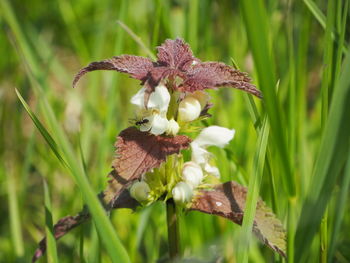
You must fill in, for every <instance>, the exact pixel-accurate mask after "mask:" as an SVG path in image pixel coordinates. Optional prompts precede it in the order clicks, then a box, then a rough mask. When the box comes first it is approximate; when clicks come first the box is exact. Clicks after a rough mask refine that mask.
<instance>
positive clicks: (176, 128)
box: [166, 119, 180, 136]
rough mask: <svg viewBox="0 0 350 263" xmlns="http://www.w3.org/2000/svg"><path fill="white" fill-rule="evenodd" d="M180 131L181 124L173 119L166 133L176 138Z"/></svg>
mask: <svg viewBox="0 0 350 263" xmlns="http://www.w3.org/2000/svg"><path fill="white" fill-rule="evenodd" d="M179 130H180V126H179V124H178V123H177V122H176V121H175V120H174V119H171V120H170V121H169V123H168V128H167V130H166V133H167V134H168V135H173V136H175V135H176V134H177V133H178V132H179Z"/></svg>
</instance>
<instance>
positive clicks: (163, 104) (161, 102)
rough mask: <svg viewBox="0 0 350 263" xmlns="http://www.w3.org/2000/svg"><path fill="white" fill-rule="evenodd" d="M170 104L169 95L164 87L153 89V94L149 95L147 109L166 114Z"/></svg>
mask: <svg viewBox="0 0 350 263" xmlns="http://www.w3.org/2000/svg"><path fill="white" fill-rule="evenodd" d="M169 102H170V94H169V91H168V89H167V88H166V87H165V86H164V85H158V86H157V87H155V89H154V92H152V93H151V95H150V97H149V100H148V104H147V107H148V108H154V109H158V110H159V111H160V112H167V110H168V107H169Z"/></svg>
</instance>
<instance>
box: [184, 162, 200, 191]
mask: <svg viewBox="0 0 350 263" xmlns="http://www.w3.org/2000/svg"><path fill="white" fill-rule="evenodd" d="M182 179H183V180H184V181H185V182H186V183H188V184H189V185H190V186H192V188H195V187H197V186H198V185H199V184H200V183H201V182H202V180H203V171H202V168H201V167H200V166H199V165H198V164H197V163H195V162H186V163H185V164H184V166H183V168H182Z"/></svg>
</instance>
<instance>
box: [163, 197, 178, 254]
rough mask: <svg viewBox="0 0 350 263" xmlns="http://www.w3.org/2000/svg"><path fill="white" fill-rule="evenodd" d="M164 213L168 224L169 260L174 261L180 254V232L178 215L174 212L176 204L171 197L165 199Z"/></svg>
mask: <svg viewBox="0 0 350 263" xmlns="http://www.w3.org/2000/svg"><path fill="white" fill-rule="evenodd" d="M166 215H167V216H166V217H167V225H168V245H169V257H170V260H171V261H174V260H176V259H177V258H179V256H180V233H179V225H178V215H177V214H176V206H175V202H174V200H173V199H169V200H167V201H166Z"/></svg>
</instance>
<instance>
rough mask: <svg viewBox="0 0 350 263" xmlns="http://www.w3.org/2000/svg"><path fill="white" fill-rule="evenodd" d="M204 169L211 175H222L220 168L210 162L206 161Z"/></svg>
mask: <svg viewBox="0 0 350 263" xmlns="http://www.w3.org/2000/svg"><path fill="white" fill-rule="evenodd" d="M204 171H205V172H206V173H208V174H210V175H213V176H215V177H217V178H219V177H220V171H219V169H218V168H217V167H215V166H211V165H210V164H209V163H206V164H205V165H204Z"/></svg>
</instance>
